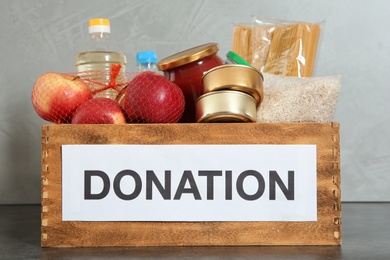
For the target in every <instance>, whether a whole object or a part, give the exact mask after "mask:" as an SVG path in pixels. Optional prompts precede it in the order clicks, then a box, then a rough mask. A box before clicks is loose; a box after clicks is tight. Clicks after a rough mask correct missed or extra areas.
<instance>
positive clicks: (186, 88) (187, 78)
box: [157, 43, 224, 123]
mask: <svg viewBox="0 0 390 260" xmlns="http://www.w3.org/2000/svg"><path fill="white" fill-rule="evenodd" d="M218 50H219V46H218V44H217V43H207V44H203V45H199V46H196V47H193V48H191V49H187V50H184V51H181V52H178V53H176V54H173V55H171V56H169V57H166V58H164V59H162V60H160V62H159V63H158V64H157V67H158V69H159V70H160V71H163V72H164V76H165V77H166V78H168V79H169V80H170V81H172V82H174V83H175V84H176V85H178V86H179V87H180V88H181V90H182V91H183V94H184V97H185V102H186V107H185V110H184V113H183V116H182V117H181V118H180V120H179V123H194V122H196V115H195V106H196V100H197V99H198V97H200V96H201V95H202V94H203V85H202V77H203V74H204V72H206V71H208V70H210V69H212V68H214V67H217V66H220V65H223V64H224V61H223V60H222V59H221V58H220V57H219V56H218V54H217V52H218Z"/></svg>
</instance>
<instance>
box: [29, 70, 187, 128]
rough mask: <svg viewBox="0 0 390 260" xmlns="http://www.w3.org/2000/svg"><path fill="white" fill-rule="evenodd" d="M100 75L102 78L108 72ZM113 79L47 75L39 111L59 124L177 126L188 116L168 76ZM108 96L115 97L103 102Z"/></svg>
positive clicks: (38, 91) (37, 89)
mask: <svg viewBox="0 0 390 260" xmlns="http://www.w3.org/2000/svg"><path fill="white" fill-rule="evenodd" d="M94 73H95V76H96V77H95V78H99V77H101V76H103V75H99V73H104V72H94ZM110 76H111V78H110V79H109V80H108V81H107V83H106V84H102V83H99V82H96V81H94V80H93V78H92V80H91V77H88V78H87V77H83V76H80V74H77V73H57V72H47V73H44V74H42V75H41V76H40V77H38V79H37V80H36V82H35V84H34V86H33V90H32V96H31V99H32V104H33V107H34V109H35V111H36V112H37V114H38V115H39V116H40V117H41V118H42V119H44V120H46V121H49V122H52V123H56V124H126V123H176V122H177V121H178V120H179V119H180V117H181V116H182V114H183V112H184V107H185V101H184V95H183V92H182V90H181V89H180V88H179V87H178V86H177V85H176V84H174V83H173V82H171V81H169V80H168V79H167V78H165V77H164V76H162V75H160V74H158V73H155V72H150V71H145V72H138V73H135V72H134V73H131V72H122V73H121V74H120V75H119V74H112V73H111V75H110ZM118 77H121V80H120V81H119V80H117V79H118ZM97 85H98V86H99V87H98V88H96V86H97ZM107 90H109V91H110V92H111V93H115V94H114V95H110V96H109V97H102V96H101V95H100V94H101V93H102V92H103V91H107Z"/></svg>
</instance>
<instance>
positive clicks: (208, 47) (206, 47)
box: [157, 43, 219, 70]
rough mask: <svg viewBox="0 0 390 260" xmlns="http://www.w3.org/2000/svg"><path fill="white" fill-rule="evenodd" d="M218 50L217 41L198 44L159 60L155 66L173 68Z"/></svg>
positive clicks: (160, 68) (164, 68)
mask: <svg viewBox="0 0 390 260" xmlns="http://www.w3.org/2000/svg"><path fill="white" fill-rule="evenodd" d="M218 50H219V46H218V44H217V43H206V44H203V45H199V46H196V47H193V48H190V49H187V50H184V51H181V52H178V53H176V54H173V55H171V56H168V57H166V58H164V59H162V60H160V62H159V63H158V64H157V68H158V69H159V70H168V69H173V68H176V67H179V66H183V65H185V64H188V63H191V62H194V61H197V60H200V59H202V58H204V57H207V56H210V55H212V54H215V53H217V52H218Z"/></svg>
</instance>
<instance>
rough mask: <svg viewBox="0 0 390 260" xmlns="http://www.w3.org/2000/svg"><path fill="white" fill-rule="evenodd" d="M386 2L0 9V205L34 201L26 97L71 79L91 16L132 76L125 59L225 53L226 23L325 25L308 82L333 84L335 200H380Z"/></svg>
mask: <svg viewBox="0 0 390 260" xmlns="http://www.w3.org/2000/svg"><path fill="white" fill-rule="evenodd" d="M388 10H390V2H389V1H387V0H373V1H363V0H317V1H311V0H290V1H285V0H269V1H267V0H257V1H255V0H246V1H243V0H218V1H217V0H216V1H213V0H208V1H206V0H196V1H195V0H186V1H180V0H165V1H158V0H154V1H149V0H137V1H136V0H131V1H130V0H129V1H108V0H83V1H79V0H69V1H65V0H50V1H49V0H35V1H30V0H0V34H1V37H0V53H1V55H0V59H1V60H0V204H20V203H39V202H40V181H41V180H40V156H41V154H40V151H41V147H40V136H41V132H40V130H41V125H42V124H44V123H45V121H43V120H41V119H40V118H38V116H37V115H36V113H35V111H34V110H33V108H32V105H31V101H30V96H31V89H32V86H33V84H34V82H35V80H36V79H37V77H38V76H39V75H41V74H43V73H44V72H48V71H56V72H73V71H75V67H74V55H75V53H76V52H77V50H78V48H79V46H80V44H81V42H82V41H83V40H85V39H86V37H87V21H88V19H89V18H92V17H107V18H109V19H110V20H111V26H112V37H113V38H115V39H116V40H117V41H118V42H119V43H120V44H121V46H122V49H123V51H124V52H125V54H126V55H127V58H128V61H129V65H128V67H127V70H128V71H131V70H135V62H134V60H135V53H136V52H137V51H140V50H144V49H154V50H155V51H156V52H157V54H158V56H159V58H163V57H166V56H168V55H170V54H173V53H175V52H177V51H180V50H184V49H187V48H190V47H193V46H196V45H199V44H203V43H207V42H212V41H215V42H218V43H219V45H220V48H221V51H220V54H221V55H225V54H226V52H227V51H228V50H229V49H230V48H231V42H232V29H233V24H234V23H237V22H250V21H251V16H252V15H261V16H267V17H273V18H281V19H291V20H301V21H308V22H319V21H325V27H324V34H323V39H322V43H321V49H320V54H319V57H318V64H317V69H316V75H317V76H325V75H327V76H328V75H341V76H342V90H341V95H340V99H339V104H338V108H337V112H336V116H335V121H338V122H340V125H341V174H342V200H343V201H390V137H389V134H390V102H389V98H390V83H389V82H390V36H389V35H390V34H389V33H388V32H389V28H390V16H389V15H388Z"/></svg>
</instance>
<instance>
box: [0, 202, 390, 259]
mask: <svg viewBox="0 0 390 260" xmlns="http://www.w3.org/2000/svg"><path fill="white" fill-rule="evenodd" d="M40 211H41V208H40V205H3V206H0V259H1V260H6V259H13V260H14V259H72V260H78V259H212V260H216V259H224V260H227V259H303V260H306V259H316V260H318V259H390V203H342V232H343V236H342V240H343V242H342V245H341V246H248V247H238V246H237V247H235V246H234V247H99V248H41V247H40V232H41V230H40V217H41V216H40Z"/></svg>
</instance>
